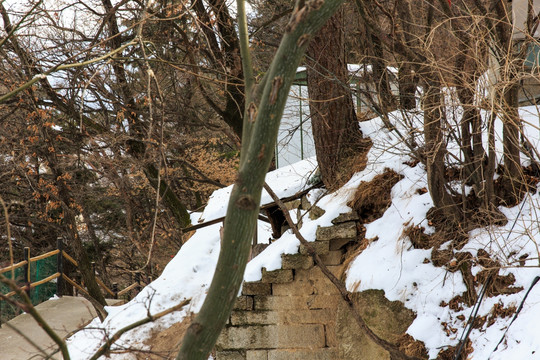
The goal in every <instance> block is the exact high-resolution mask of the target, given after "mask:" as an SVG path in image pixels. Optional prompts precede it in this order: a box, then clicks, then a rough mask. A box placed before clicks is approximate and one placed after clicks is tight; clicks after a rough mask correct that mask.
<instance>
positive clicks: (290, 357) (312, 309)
mask: <svg viewBox="0 0 540 360" xmlns="http://www.w3.org/2000/svg"><path fill="white" fill-rule="evenodd" d="M356 219H357V218H356V217H355V216H354V215H351V214H349V215H343V216H340V217H338V218H337V219H336V220H334V226H331V227H328V228H319V229H318V230H317V240H316V241H315V242H313V243H312V245H313V246H314V248H315V249H316V251H317V252H318V253H319V255H320V256H321V258H322V260H323V262H324V264H325V265H327V266H328V268H329V270H330V271H332V272H333V273H334V274H335V275H336V276H338V277H340V276H341V272H342V271H343V264H342V263H343V261H342V260H343V255H344V248H345V246H346V245H347V244H348V243H350V242H351V241H356V240H357V239H356V236H357V230H356V228H357V224H356ZM282 260H283V261H282V268H281V269H280V270H275V271H266V270H265V269H263V276H262V279H261V281H257V282H247V283H244V286H243V289H242V295H241V296H240V297H239V298H238V300H237V302H236V305H235V309H234V311H233V312H232V314H231V317H230V319H229V322H228V324H227V326H226V327H225V329H224V330H223V332H222V333H221V335H220V337H219V339H218V342H217V344H216V358H217V360H297V359H298V360H300V359H313V360H334V359H338V358H339V352H340V350H339V346H338V341H337V338H336V319H337V318H338V308H339V305H340V303H341V302H342V300H341V296H340V295H339V292H338V291H337V289H336V288H335V286H334V285H333V284H332V283H331V282H330V281H329V280H328V279H327V278H326V276H325V275H324V274H323V273H322V272H321V270H320V269H319V268H318V267H316V266H314V264H313V260H312V258H311V257H310V256H308V255H307V252H306V249H305V248H304V247H303V246H301V247H300V251H299V253H298V254H292V255H290V254H288V255H283V256H282Z"/></svg>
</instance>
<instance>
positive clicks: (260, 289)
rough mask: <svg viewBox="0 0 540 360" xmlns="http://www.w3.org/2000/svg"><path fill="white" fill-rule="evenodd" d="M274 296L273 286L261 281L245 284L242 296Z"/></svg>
mask: <svg viewBox="0 0 540 360" xmlns="http://www.w3.org/2000/svg"><path fill="white" fill-rule="evenodd" d="M270 294H272V284H269V283H263V282H260V281H254V282H245V283H244V284H243V285H242V295H270Z"/></svg>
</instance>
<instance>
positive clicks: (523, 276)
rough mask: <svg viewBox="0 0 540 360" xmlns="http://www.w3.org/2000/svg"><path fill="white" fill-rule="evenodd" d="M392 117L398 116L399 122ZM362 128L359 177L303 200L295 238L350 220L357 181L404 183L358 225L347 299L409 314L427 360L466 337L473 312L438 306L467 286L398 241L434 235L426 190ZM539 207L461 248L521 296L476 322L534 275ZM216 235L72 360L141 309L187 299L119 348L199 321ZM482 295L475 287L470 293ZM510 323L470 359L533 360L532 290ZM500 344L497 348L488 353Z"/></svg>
mask: <svg viewBox="0 0 540 360" xmlns="http://www.w3.org/2000/svg"><path fill="white" fill-rule="evenodd" d="M394 116H396V118H397V117H399V115H397V114H395V115H394ZM522 116H523V117H524V118H525V120H526V121H528V122H533V123H538V116H537V115H535V110H534V108H525V109H523V110H522ZM398 120H399V119H398ZM417 120H419V119H417ZM398 122H399V121H398ZM361 126H362V130H363V132H364V134H365V135H367V136H370V137H371V138H372V140H373V142H374V145H373V147H372V149H371V151H370V153H369V156H368V165H367V167H366V169H365V170H363V171H362V172H360V173H357V174H355V175H354V176H353V177H352V179H351V180H350V181H349V182H348V183H347V184H346V185H345V186H343V187H342V188H341V189H339V190H338V191H336V192H334V193H332V194H325V193H324V192H323V191H321V190H313V191H312V192H310V193H309V194H308V197H309V199H310V201H311V202H312V203H314V202H315V201H317V206H319V207H320V208H322V209H324V210H325V211H326V212H325V214H324V215H323V216H322V217H320V218H318V219H316V220H310V219H309V218H308V217H307V216H306V217H304V218H303V226H302V228H301V232H302V234H303V235H304V237H305V238H306V239H308V240H312V241H313V240H314V239H315V230H316V228H317V226H328V225H330V224H331V220H332V219H333V218H335V217H336V216H337V215H339V214H340V213H343V212H348V211H350V209H349V208H348V206H347V205H346V204H347V202H348V200H349V199H350V198H351V196H352V195H353V194H354V192H355V190H356V188H357V186H358V185H359V184H360V183H361V182H362V181H370V180H371V179H373V178H374V177H375V176H376V175H378V174H382V173H383V172H384V171H385V169H386V168H389V169H393V170H394V171H396V172H397V173H399V174H401V175H403V179H402V180H400V181H399V182H398V183H397V184H396V185H395V186H394V187H393V189H392V194H391V195H392V204H391V206H390V207H389V208H388V210H386V212H385V213H384V215H383V216H382V217H381V218H379V219H377V220H375V221H373V222H371V223H370V224H366V226H365V227H366V238H375V237H377V238H378V240H377V241H374V242H372V243H371V244H370V245H369V246H368V247H367V248H366V249H365V250H364V251H363V252H362V253H361V254H360V255H359V256H358V257H357V258H356V259H355V260H353V261H352V263H351V265H350V268H349V270H348V272H347V280H346V285H347V287H348V289H349V290H351V291H352V290H354V291H362V290H365V289H382V290H384V291H385V294H386V297H387V298H388V299H389V300H399V301H402V302H403V303H404V304H405V306H406V307H408V308H409V309H411V310H413V311H414V312H415V313H416V314H417V317H416V319H415V321H414V322H413V323H412V325H411V326H410V327H409V329H408V331H407V332H408V333H409V334H410V335H412V336H413V337H414V338H416V339H417V340H421V341H423V342H424V343H425V344H426V347H427V350H428V352H429V355H430V358H435V357H436V355H437V353H438V352H439V351H440V350H441V349H444V348H445V347H447V346H455V345H456V344H457V343H458V341H459V339H460V337H461V336H462V334H463V333H464V331H465V326H466V321H467V319H468V317H469V315H470V314H471V312H472V310H473V309H472V308H470V307H467V306H465V305H462V306H461V308H459V309H458V310H456V311H454V310H451V309H450V308H449V307H448V306H441V305H444V304H447V303H449V302H450V300H451V299H453V298H454V297H455V296H457V295H459V294H462V293H463V292H464V291H465V289H466V287H465V284H464V281H463V278H462V275H461V273H460V272H459V271H457V272H449V271H447V270H446V269H445V268H444V267H436V266H434V265H433V264H432V261H431V260H430V257H431V251H430V250H422V249H415V248H413V246H412V243H411V242H410V239H409V238H408V237H407V236H405V235H404V233H403V232H404V229H405V227H407V226H411V225H419V226H422V227H424V228H425V229H426V232H428V233H429V232H430V231H431V232H432V231H433V229H432V228H431V227H430V226H429V223H428V220H427V219H426V213H427V211H428V210H429V209H430V207H432V202H431V199H430V196H429V194H428V193H425V192H424V191H417V190H419V189H425V188H426V187H427V185H426V173H425V171H424V169H423V167H422V165H420V164H419V165H416V166H411V163H410V162H408V160H410V159H409V158H408V156H407V149H406V147H405V146H404V145H403V144H402V142H401V141H400V139H399V138H398V137H397V136H396V135H395V134H394V133H393V132H389V131H387V130H385V129H384V128H383V126H382V122H381V121H380V120H379V119H374V120H372V121H370V122H363V123H361ZM527 132H528V135H529V141H531V142H532V143H533V145H538V138H540V136H539V134H538V130H536V132H535V131H534V128H533V127H529V128H528V129H527ZM314 168H315V164H314V160H306V161H302V162H300V163H297V164H295V165H293V166H290V167H286V168H282V169H279V170H277V171H275V172H272V173H269V174H268V176H267V182H268V183H269V184H270V186H271V187H272V188H273V189H274V190H275V191H276V192H277V193H278V195H279V196H288V195H291V194H294V193H296V192H297V191H299V190H302V189H304V188H305V187H306V183H307V181H308V179H309V177H310V174H311V173H312V172H313V170H314ZM229 192H230V188H226V189H221V190H218V191H216V192H215V193H214V195H213V196H212V197H211V199H210V201H209V203H208V206H207V207H206V209H205V211H204V212H203V213H202V214H194V216H193V221H194V222H195V223H196V222H197V221H198V220H199V219H204V220H205V221H209V220H212V219H215V218H218V217H220V216H223V215H224V214H225V210H226V204H227V199H228V194H229ZM269 201H270V199H269V197H268V195H264V196H263V203H266V202H269ZM539 205H540V196H539V195H538V193H537V194H534V195H533V194H528V195H527V196H526V197H525V199H524V200H523V202H522V203H521V204H519V205H518V206H516V207H514V208H509V209H506V208H502V209H501V211H503V212H504V214H505V215H506V216H507V218H508V223H507V224H506V225H504V226H492V227H489V228H483V229H477V230H474V231H472V232H471V233H470V241H469V243H468V244H467V245H466V247H465V248H464V249H461V251H468V252H470V253H471V255H472V256H476V255H477V253H478V251H479V250H480V249H483V250H485V251H487V252H488V253H489V254H490V255H491V257H492V258H493V259H497V260H498V261H499V263H500V264H502V265H503V269H501V270H500V272H499V274H500V275H506V274H508V273H513V274H514V276H515V278H516V281H515V284H514V285H513V286H515V287H519V286H521V287H523V288H524V290H523V291H521V292H518V293H515V294H511V295H498V296H494V297H487V298H484V300H483V302H482V303H481V305H480V307H479V310H478V316H479V317H484V316H485V317H486V318H489V316H490V313H491V311H492V309H493V308H494V306H495V304H498V305H497V306H499V307H500V306H502V307H503V308H509V307H512V306H514V307H515V308H518V307H519V305H520V303H521V302H522V300H523V298H524V296H525V293H526V291H527V289H529V287H530V286H531V284H532V282H533V279H534V278H535V277H536V276H537V275H540V266H539V260H538V259H539V250H538V245H537V244H538V242H540V233H539V226H540V225H539V224H540V223H539V221H538V219H539V218H538V216H537V215H538V213H539V212H540V207H539ZM219 227H220V225H219V224H218V225H213V226H209V227H206V228H203V229H200V230H198V231H197V232H196V233H195V235H193V237H192V238H191V239H190V240H189V241H188V242H187V243H186V244H185V245H184V246H183V247H182V249H181V250H180V251H179V253H178V254H177V255H176V257H175V258H174V259H173V260H171V262H170V263H169V265H168V266H167V267H166V268H165V270H164V272H163V274H162V275H161V276H160V277H159V278H158V279H157V280H155V281H154V282H153V283H151V284H150V285H149V286H147V287H146V288H145V289H144V290H143V291H142V292H141V293H140V294H139V295H138V296H137V297H136V298H135V299H133V300H132V301H131V302H130V303H128V304H126V305H124V306H121V307H115V308H108V310H109V316H108V317H107V319H106V320H105V321H104V323H100V322H99V320H94V321H93V322H92V323H91V324H90V325H89V326H88V327H87V329H86V330H84V331H81V332H79V333H77V334H76V335H75V336H73V337H72V338H71V339H70V340H69V350H70V352H71V353H72V355H73V359H86V358H88V357H89V355H90V354H91V353H92V352H93V351H95V349H96V348H97V347H98V346H99V344H100V343H101V341H102V339H103V337H104V332H105V331H107V332H109V333H114V332H115V331H117V330H118V329H120V328H122V327H124V326H126V325H127V324H129V323H131V322H133V321H136V320H138V319H140V318H143V317H145V316H146V314H147V311H148V310H150V312H151V313H156V312H158V311H161V310H164V309H166V308H168V307H171V306H174V305H176V304H177V303H179V302H180V301H181V300H183V299H186V298H191V299H192V301H191V304H190V305H189V306H188V308H186V309H184V310H183V311H180V312H177V313H173V314H171V315H168V316H166V317H164V318H162V319H161V320H159V321H157V322H156V323H155V324H149V325H145V326H142V327H140V328H138V329H136V330H133V331H131V332H130V333H128V334H126V335H125V336H123V337H122V341H121V346H131V345H133V344H134V341H133V339H136V340H137V342H138V343H140V341H141V339H144V338H145V337H148V336H149V334H150V332H151V331H152V329H153V328H154V329H155V328H164V327H167V326H169V325H170V324H172V323H174V322H178V321H181V320H182V318H183V317H184V316H186V314H187V313H188V312H197V311H198V309H199V308H200V306H201V305H202V302H203V300H204V297H205V294H206V291H207V288H208V286H209V283H210V281H211V277H212V273H213V270H214V268H215V264H216V261H217V256H218V253H219ZM270 233H271V231H270V229H269V228H268V226H267V225H265V224H264V223H261V224H259V242H267V240H268V238H269V237H270ZM298 245H299V242H298V240H297V239H296V238H295V237H294V235H292V233H290V231H289V232H287V233H285V234H284V235H283V236H282V237H281V238H280V239H279V240H277V241H275V242H273V243H272V244H271V245H270V246H268V248H267V249H266V250H265V251H264V252H262V253H261V254H260V255H258V256H257V257H256V258H254V259H253V260H252V261H251V262H250V263H249V264H248V266H247V269H246V274H245V279H246V280H249V281H254V280H258V279H260V278H261V269H262V267H266V268H267V269H268V270H274V269H278V268H280V266H281V256H280V255H281V254H283V253H295V252H297V251H298ZM524 254H528V257H527V259H525V260H523V258H521V260H522V261H521V264H519V261H518V260H520V257H521V256H522V255H524ZM523 265H525V266H523ZM482 269H483V268H482V266H481V265H480V264H478V263H477V264H475V265H474V266H473V267H472V269H471V270H472V274H473V275H474V276H475V275H476V274H478V273H479V272H480V271H481V270H482ZM480 290H481V289H480V287H478V288H477V289H476V291H477V293H479V292H480ZM512 316H513V315H512ZM512 316H507V317H493V321H486V322H485V323H484V324H483V325H481V326H480V327H478V328H475V329H473V330H472V332H471V334H470V339H471V341H472V347H473V348H474V352H473V353H472V354H471V355H470V356H471V357H472V358H474V359H488V358H489V359H540V341H537V336H536V331H537V327H538V326H539V325H538V324H540V286H538V287H533V288H532V290H531V291H530V293H529V295H528V297H527V299H526V301H525V303H524V306H523V309H522V311H521V313H520V314H519V316H518V317H517V319H516V320H515V321H514V322H513V323H511V320H512ZM488 324H490V326H489V327H488ZM510 325H511V326H510ZM503 336H504V339H503V341H502V343H501V345H499V347H498V349H497V351H495V347H496V346H497V344H498V343H499V341H500V340H501V338H503ZM128 357H129V355H126V354H121V355H113V358H121V359H126V358H128Z"/></svg>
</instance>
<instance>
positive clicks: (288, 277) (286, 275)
mask: <svg viewBox="0 0 540 360" xmlns="http://www.w3.org/2000/svg"><path fill="white" fill-rule="evenodd" d="M292 280H293V273H292V270H290V269H288V270H283V269H278V270H272V271H267V270H266V268H262V279H261V282H263V283H274V284H283V283H288V282H291V281H292Z"/></svg>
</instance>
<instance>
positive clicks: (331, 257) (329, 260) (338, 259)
mask: <svg viewBox="0 0 540 360" xmlns="http://www.w3.org/2000/svg"><path fill="white" fill-rule="evenodd" d="M321 260H322V262H323V264H324V265H339V264H341V263H342V262H343V251H342V250H334V251H330V252H328V254H325V255H321Z"/></svg>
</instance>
